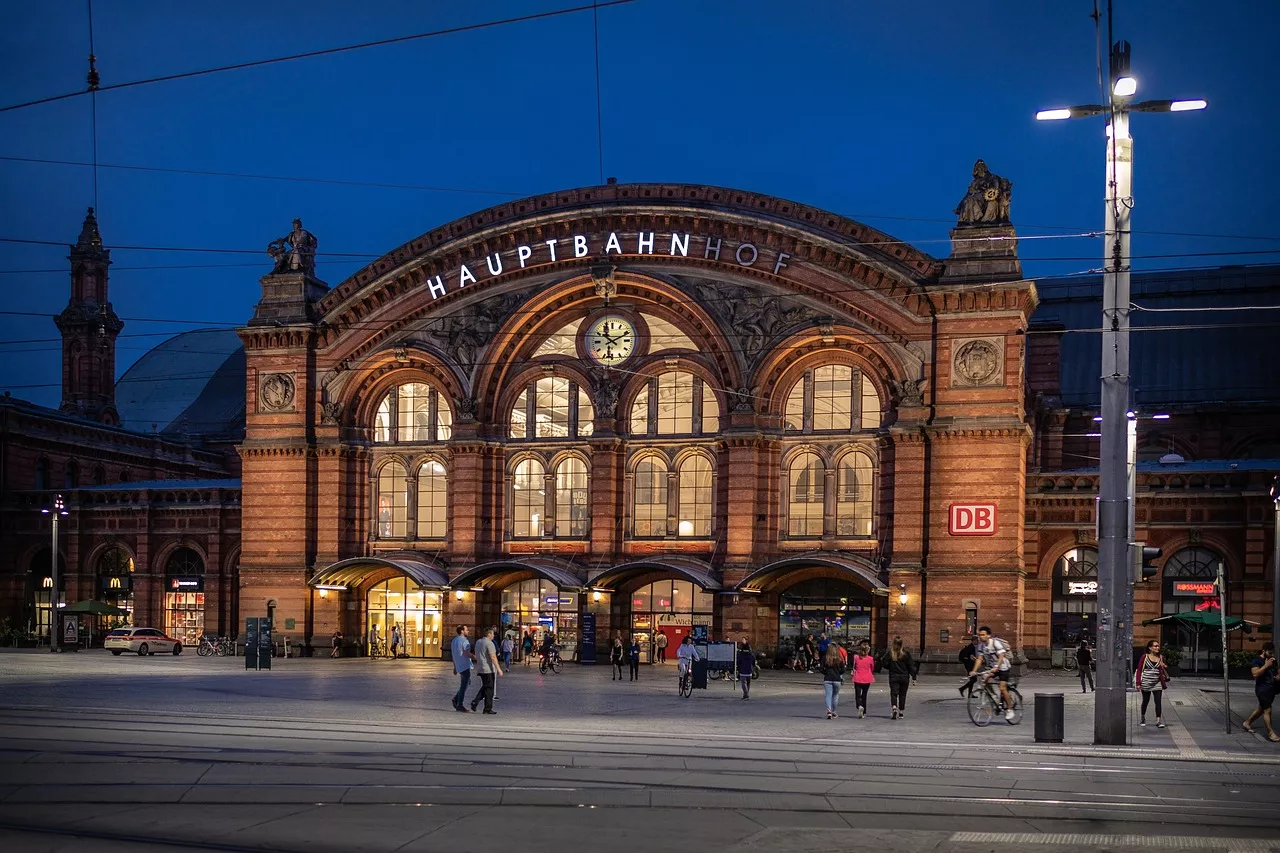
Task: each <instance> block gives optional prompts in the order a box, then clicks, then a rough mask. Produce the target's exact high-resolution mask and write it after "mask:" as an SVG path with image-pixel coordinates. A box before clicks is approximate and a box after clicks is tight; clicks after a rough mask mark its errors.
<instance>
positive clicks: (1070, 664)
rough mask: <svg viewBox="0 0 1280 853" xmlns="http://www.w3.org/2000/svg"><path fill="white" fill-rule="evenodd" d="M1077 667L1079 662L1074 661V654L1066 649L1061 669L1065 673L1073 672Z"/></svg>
mask: <svg viewBox="0 0 1280 853" xmlns="http://www.w3.org/2000/svg"><path fill="white" fill-rule="evenodd" d="M1079 665H1080V664H1079V661H1077V660H1076V653H1075V652H1074V651H1072V650H1071V649H1067V653H1066V655H1064V656H1063V658H1062V668H1063V669H1065V670H1066V671H1067V672H1075V671H1076V667H1078V666H1079Z"/></svg>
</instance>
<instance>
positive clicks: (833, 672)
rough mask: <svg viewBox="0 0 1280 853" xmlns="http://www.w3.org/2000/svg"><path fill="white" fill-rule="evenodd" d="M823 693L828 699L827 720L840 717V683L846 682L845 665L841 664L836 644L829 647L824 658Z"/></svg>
mask: <svg viewBox="0 0 1280 853" xmlns="http://www.w3.org/2000/svg"><path fill="white" fill-rule="evenodd" d="M821 666H822V692H823V693H824V695H825V696H826V699H827V719H828V720H830V719H832V718H834V717H838V716H840V715H839V714H837V713H836V708H837V707H838V706H839V704H840V682H841V681H843V680H844V664H842V663H841V662H840V651H839V649H837V648H836V646H835V644H834V643H832V644H829V645H828V646H827V653H826V654H825V655H823V657H822V662H821Z"/></svg>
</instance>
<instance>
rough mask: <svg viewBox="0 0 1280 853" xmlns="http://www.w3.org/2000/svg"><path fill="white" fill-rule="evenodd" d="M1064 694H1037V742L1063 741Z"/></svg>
mask: <svg viewBox="0 0 1280 853" xmlns="http://www.w3.org/2000/svg"><path fill="white" fill-rule="evenodd" d="M1063 729H1064V726H1063V722H1062V694H1061V693H1037V694H1036V743H1062V732H1063Z"/></svg>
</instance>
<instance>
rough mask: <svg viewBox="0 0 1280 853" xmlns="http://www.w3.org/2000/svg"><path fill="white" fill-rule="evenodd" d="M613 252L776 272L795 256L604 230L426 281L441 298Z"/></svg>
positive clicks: (519, 249) (496, 256)
mask: <svg viewBox="0 0 1280 853" xmlns="http://www.w3.org/2000/svg"><path fill="white" fill-rule="evenodd" d="M610 255H617V256H619V257H624V256H626V257H645V256H656V257H669V258H677V257H680V258H690V257H692V258H697V259H698V260H704V261H708V260H714V261H724V262H726V263H734V264H736V265H737V266H740V267H744V268H757V269H760V268H762V269H768V270H772V271H773V274H774V275H778V274H779V273H780V272H781V271H782V270H784V269H786V268H787V267H788V266H790V264H788V263H787V261H788V260H789V259H790V258H791V255H790V254H788V253H787V252H783V251H774V250H772V249H769V248H768V247H765V248H764V249H763V250H762V249H761V248H760V247H757V246H756V245H755V244H754V243H745V242H744V243H734V242H732V241H728V240H725V239H724V238H723V237H713V236H710V235H702V234H693V233H690V232H683V233H681V232H664V231H639V232H637V233H635V234H627V233H625V232H624V233H623V234H621V235H619V234H618V232H617V231H610V232H609V233H608V235H607V236H606V235H605V234H604V233H600V234H574V235H572V236H570V237H560V238H552V239H550V240H544V241H542V242H540V243H532V244H529V245H520V246H516V247H515V248H513V249H510V250H507V251H498V252H494V253H493V254H491V255H487V256H486V257H484V258H483V259H476V260H472V261H470V262H468V263H465V264H462V265H461V266H459V267H458V269H456V270H451V271H449V272H448V273H446V274H443V275H434V276H428V277H427V279H426V280H425V281H424V282H423V285H424V286H425V287H426V288H427V293H428V294H429V295H430V296H431V298H432V299H439V298H440V297H441V296H444V295H445V294H446V293H447V292H448V291H450V290H458V289H461V288H464V287H466V286H467V285H469V284H475V283H476V282H478V281H480V280H484V281H486V282H488V281H491V280H493V279H496V278H499V277H501V276H502V275H504V274H507V273H513V272H516V271H518V270H523V269H527V268H529V267H536V266H539V265H541V264H554V263H556V262H558V261H560V262H563V261H566V260H569V259H573V260H583V259H586V260H588V261H590V260H593V259H596V258H601V257H603V258H608V257H609V256H610ZM766 255H767V257H766Z"/></svg>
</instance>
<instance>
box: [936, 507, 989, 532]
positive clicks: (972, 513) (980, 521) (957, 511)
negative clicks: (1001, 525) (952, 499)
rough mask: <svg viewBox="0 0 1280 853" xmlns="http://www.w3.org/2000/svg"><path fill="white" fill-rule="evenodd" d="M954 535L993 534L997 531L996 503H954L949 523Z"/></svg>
mask: <svg viewBox="0 0 1280 853" xmlns="http://www.w3.org/2000/svg"><path fill="white" fill-rule="evenodd" d="M947 532H948V533H950V534H951V535H952V536H991V535H993V534H994V533H995V532H996V505H995V504H952V505H951V514H950V518H949V520H948V523H947Z"/></svg>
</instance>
